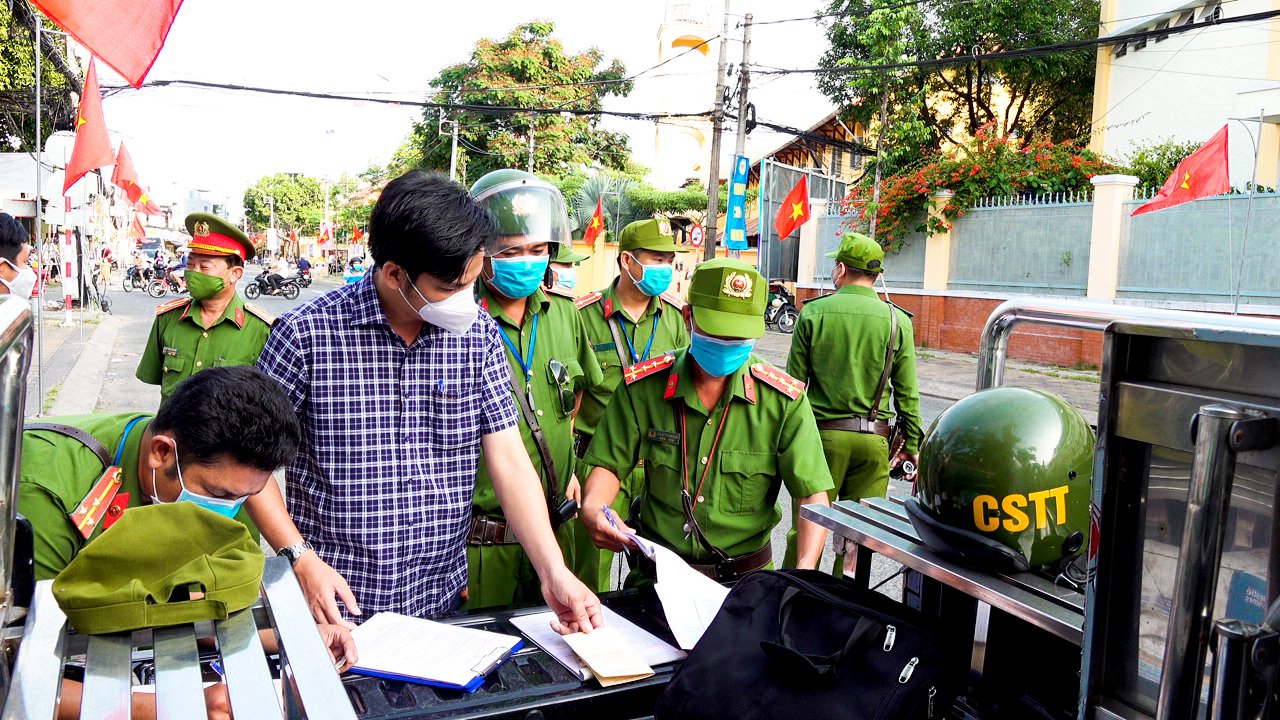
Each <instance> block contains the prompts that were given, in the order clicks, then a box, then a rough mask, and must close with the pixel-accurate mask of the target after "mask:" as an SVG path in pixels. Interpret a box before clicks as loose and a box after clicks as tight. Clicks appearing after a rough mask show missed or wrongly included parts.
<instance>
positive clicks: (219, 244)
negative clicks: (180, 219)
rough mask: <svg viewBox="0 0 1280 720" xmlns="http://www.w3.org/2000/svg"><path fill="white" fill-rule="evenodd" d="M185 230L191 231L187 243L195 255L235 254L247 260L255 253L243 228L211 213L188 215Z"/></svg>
mask: <svg viewBox="0 0 1280 720" xmlns="http://www.w3.org/2000/svg"><path fill="white" fill-rule="evenodd" d="M187 232H189V233H191V242H190V243H188V244H187V245H188V247H190V248H191V252H193V253H196V254H197V255H235V256H236V257H238V258H240V259H241V260H242V261H248V260H250V259H252V258H253V256H254V254H256V251H255V250H254V249H253V243H252V242H250V241H249V236H248V235H245V234H244V231H243V230H241V229H240V228H238V227H236V226H235V225H232V224H231V223H229V222H227V221H226V220H223V219H222V218H220V217H218V216H217V215H214V214H213V213H203V212H198V213H191V214H190V215H188V216H187Z"/></svg>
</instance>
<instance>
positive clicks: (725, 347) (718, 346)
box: [689, 330, 756, 377]
mask: <svg viewBox="0 0 1280 720" xmlns="http://www.w3.org/2000/svg"><path fill="white" fill-rule="evenodd" d="M755 345H756V341H755V340H754V339H748V340H720V339H718V338H713V337H708V336H706V335H703V334H702V333H700V332H698V331H697V330H695V331H693V337H692V343H691V344H690V346H689V353H690V354H691V355H693V359H694V360H696V361H697V363H698V367H700V368H702V369H703V370H705V371H706V373H707V374H708V375H711V376H713V377H724V376H725V375H729V374H731V373H733V372H736V371H737V370H738V368H740V367H742V364H743V363H745V362H746V361H747V358H749V357H751V350H752V348H754V347H755Z"/></svg>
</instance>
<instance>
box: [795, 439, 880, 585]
mask: <svg viewBox="0 0 1280 720" xmlns="http://www.w3.org/2000/svg"><path fill="white" fill-rule="evenodd" d="M818 434H819V435H821V436H822V454H823V455H825V456H826V457H827V468H828V469H829V470H830V471H831V481H832V483H834V487H833V488H832V489H831V490H830V491H829V492H828V493H827V496H828V497H829V499H830V500H831V502H835V501H836V500H855V501H856V500H861V499H862V498H866V497H884V496H885V494H886V493H888V491H889V441H888V440H887V439H885V438H883V437H880V436H879V435H872V434H871V433H858V432H849V431H848V430H821V429H819V430H818ZM799 522H800V503H799V502H798V501H797V500H796V499H795V498H792V500H791V530H789V531H788V532H787V552H786V555H785V556H784V559H783V561H782V564H783V567H789V568H792V567H795V566H796V555H797V550H796V528H797V527H798V526H799ZM832 573H833V574H834V575H835V576H836V577H841V576H842V575H843V574H844V556H843V555H837V556H836V562H835V567H834V568H833V569H832Z"/></svg>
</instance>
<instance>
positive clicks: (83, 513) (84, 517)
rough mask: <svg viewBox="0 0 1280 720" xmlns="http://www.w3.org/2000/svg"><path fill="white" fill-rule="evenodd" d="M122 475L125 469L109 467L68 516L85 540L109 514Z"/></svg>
mask: <svg viewBox="0 0 1280 720" xmlns="http://www.w3.org/2000/svg"><path fill="white" fill-rule="evenodd" d="M122 476H123V471H121V470H120V468H118V467H115V466H112V467H109V468H107V471H106V472H104V473H102V477H100V478H98V482H96V483H94V484H93V488H91V489H90V490H89V494H88V495H85V496H84V499H83V500H81V501H80V504H79V505H77V506H76V509H75V512H73V513H71V514H70V515H68V516H67V517H68V518H70V520H71V524H72V525H74V526H75V528H76V532H78V533H80V536H81V537H83V538H84V539H85V540H88V539H89V536H90V535H92V534H93V531H94V530H97V529H98V523H100V522H102V517H103V516H104V515H106V514H107V508H108V507H111V502H112V500H114V499H115V497H116V493H117V492H118V491H119V490H120V485H121V484H122V480H121V478H122Z"/></svg>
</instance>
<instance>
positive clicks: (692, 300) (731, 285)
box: [689, 258, 769, 338]
mask: <svg viewBox="0 0 1280 720" xmlns="http://www.w3.org/2000/svg"><path fill="white" fill-rule="evenodd" d="M768 297H769V287H768V284H767V283H765V281H764V278H763V277H761V276H760V273H759V272H756V269H755V268H753V267H751V266H750V265H748V264H746V263H744V262H742V261H741V260H734V259H732V258H718V259H716V260H710V261H708V262H704V263H702V264H701V265H699V266H698V267H697V269H695V270H694V271H693V277H691V278H689V304H690V305H691V306H693V319H694V320H695V321H696V322H697V323H698V328H699V329H700V330H702V331H703V332H705V333H708V334H711V335H719V336H721V337H732V338H758V337H764V306H765V303H766V302H767V301H768Z"/></svg>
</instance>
